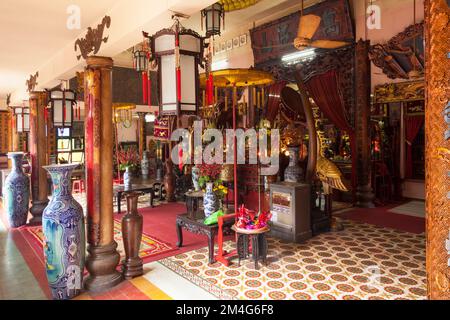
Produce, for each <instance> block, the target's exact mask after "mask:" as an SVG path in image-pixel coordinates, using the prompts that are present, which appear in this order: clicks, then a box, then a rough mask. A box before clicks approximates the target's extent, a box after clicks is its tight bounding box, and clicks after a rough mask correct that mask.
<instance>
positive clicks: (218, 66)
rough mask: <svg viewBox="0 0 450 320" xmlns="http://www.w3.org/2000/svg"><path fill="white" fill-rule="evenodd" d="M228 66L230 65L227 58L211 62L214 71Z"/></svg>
mask: <svg viewBox="0 0 450 320" xmlns="http://www.w3.org/2000/svg"><path fill="white" fill-rule="evenodd" d="M227 67H228V60H226V59H225V60H219V61H215V62H213V63H212V64H211V70H212V71H216V70H222V69H226V68H227Z"/></svg>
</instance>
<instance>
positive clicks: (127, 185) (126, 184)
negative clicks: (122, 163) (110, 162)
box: [123, 167, 132, 190]
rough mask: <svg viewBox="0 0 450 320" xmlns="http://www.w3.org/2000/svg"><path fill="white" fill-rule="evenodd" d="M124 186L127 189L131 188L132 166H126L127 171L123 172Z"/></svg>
mask: <svg viewBox="0 0 450 320" xmlns="http://www.w3.org/2000/svg"><path fill="white" fill-rule="evenodd" d="M123 187H124V189H125V190H131V187H132V181H131V172H130V167H126V168H125V172H124V173H123Z"/></svg>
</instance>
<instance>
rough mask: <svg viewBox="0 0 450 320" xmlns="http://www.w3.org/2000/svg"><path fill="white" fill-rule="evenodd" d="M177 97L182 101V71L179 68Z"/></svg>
mask: <svg viewBox="0 0 450 320" xmlns="http://www.w3.org/2000/svg"><path fill="white" fill-rule="evenodd" d="M177 97H178V101H181V69H180V68H179V67H178V68H177Z"/></svg>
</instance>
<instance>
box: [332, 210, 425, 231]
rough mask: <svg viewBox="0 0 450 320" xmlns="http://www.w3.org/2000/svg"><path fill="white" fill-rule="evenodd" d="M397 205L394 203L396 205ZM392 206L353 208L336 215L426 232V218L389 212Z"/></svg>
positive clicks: (379, 225) (398, 228) (388, 226)
mask: <svg viewBox="0 0 450 320" xmlns="http://www.w3.org/2000/svg"><path fill="white" fill-rule="evenodd" d="M397 205H398V204H396V205H394V207H395V206H397ZM391 207H392V206H390V207H378V208H374V209H365V208H352V209H350V210H349V211H346V212H342V213H338V214H336V217H340V218H343V219H348V220H353V221H356V222H360V223H368V224H373V225H376V226H378V227H383V228H391V229H396V230H400V231H405V232H411V233H417V234H419V233H423V232H425V219H424V218H419V217H412V216H407V215H402V214H395V213H392V212H388V210H389V209H391Z"/></svg>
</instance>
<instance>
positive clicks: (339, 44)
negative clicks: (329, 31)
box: [311, 40, 349, 49]
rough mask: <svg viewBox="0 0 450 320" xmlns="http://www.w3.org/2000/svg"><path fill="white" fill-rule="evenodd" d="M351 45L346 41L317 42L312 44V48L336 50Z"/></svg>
mask: <svg viewBox="0 0 450 320" xmlns="http://www.w3.org/2000/svg"><path fill="white" fill-rule="evenodd" d="M347 44H349V43H348V42H345V41H332V40H316V41H313V42H312V43H311V47H314V48H321V49H336V48H340V47H343V46H345V45H347Z"/></svg>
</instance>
